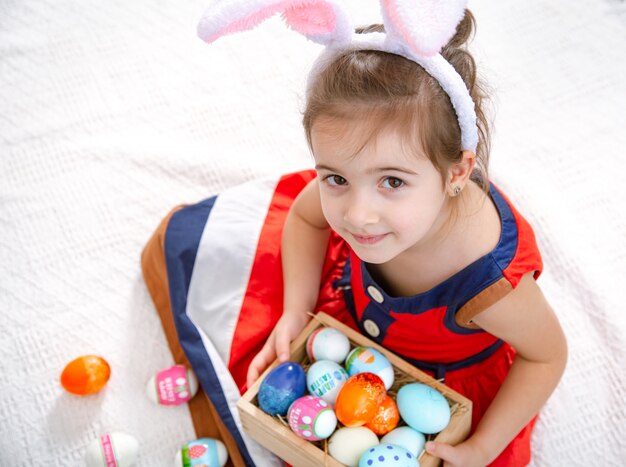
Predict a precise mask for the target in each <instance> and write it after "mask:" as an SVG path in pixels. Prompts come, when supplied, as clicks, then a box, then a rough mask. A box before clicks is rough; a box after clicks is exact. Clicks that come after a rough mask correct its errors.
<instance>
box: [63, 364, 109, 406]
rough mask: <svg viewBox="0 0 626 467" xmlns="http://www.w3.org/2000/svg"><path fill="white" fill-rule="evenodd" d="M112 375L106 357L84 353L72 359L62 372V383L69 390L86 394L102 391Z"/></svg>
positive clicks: (81, 394)
mask: <svg viewBox="0 0 626 467" xmlns="http://www.w3.org/2000/svg"><path fill="white" fill-rule="evenodd" d="M110 376H111V368H110V367H109V364H108V363H107V362H106V360H105V359H103V358H101V357H98V356H97V355H83V356H82V357H78V358H76V359H74V360H72V361H71V362H70V363H68V364H67V366H66V367H65V368H64V369H63V372H62V373H61V385H62V386H63V387H64V388H65V390H66V391H67V392H71V393H72V394H76V395H79V396H84V395H87V394H93V393H96V392H98V391H100V390H101V389H102V388H103V387H104V385H105V384H106V383H107V381H108V380H109V377H110Z"/></svg>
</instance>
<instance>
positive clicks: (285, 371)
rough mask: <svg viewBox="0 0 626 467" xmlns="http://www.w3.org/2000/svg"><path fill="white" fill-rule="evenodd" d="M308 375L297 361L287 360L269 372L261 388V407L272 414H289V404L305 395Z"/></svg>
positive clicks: (259, 397)
mask: <svg viewBox="0 0 626 467" xmlns="http://www.w3.org/2000/svg"><path fill="white" fill-rule="evenodd" d="M305 388H306V376H305V375H304V369H303V368H302V367H301V366H300V365H299V364H297V363H294V362H285V363H281V364H280V365H278V366H277V367H276V368H274V369H273V370H272V371H270V372H269V373H268V375H267V376H266V377H265V379H264V380H263V382H262V383H261V387H260V388H259V394H258V396H257V397H258V400H259V407H261V410H263V411H264V412H265V413H268V414H270V415H287V411H288V410H289V406H290V405H291V404H292V403H293V401H295V400H296V399H297V398H299V397H301V396H302V395H304V390H305Z"/></svg>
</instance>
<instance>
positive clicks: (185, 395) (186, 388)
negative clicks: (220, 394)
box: [146, 365, 198, 405]
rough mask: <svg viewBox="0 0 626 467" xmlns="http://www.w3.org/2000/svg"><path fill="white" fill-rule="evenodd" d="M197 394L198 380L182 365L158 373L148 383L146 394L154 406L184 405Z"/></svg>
mask: <svg viewBox="0 0 626 467" xmlns="http://www.w3.org/2000/svg"><path fill="white" fill-rule="evenodd" d="M197 392H198V379H197V378H196V375H195V374H194V372H193V371H192V370H191V369H189V368H187V367H186V366H184V365H174V366H171V367H169V368H165V369H163V370H161V371H159V372H158V373H157V374H156V375H154V376H153V377H152V378H150V380H149V381H148V384H147V386H146V394H147V396H148V399H150V400H151V401H152V402H154V403H155V404H160V405H180V404H184V403H186V402H187V401H189V399H191V398H192V397H193V396H195V395H196V393H197Z"/></svg>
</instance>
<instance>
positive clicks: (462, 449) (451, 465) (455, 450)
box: [426, 441, 489, 467]
mask: <svg viewBox="0 0 626 467" xmlns="http://www.w3.org/2000/svg"><path fill="white" fill-rule="evenodd" d="M426 452H428V454H431V455H433V456H435V457H438V458H440V459H441V460H442V461H443V467H484V466H486V465H487V464H489V460H488V459H487V458H486V456H485V454H484V453H483V452H481V451H480V450H479V449H478V448H477V447H476V446H475V445H473V444H470V443H468V442H467V441H466V442H464V443H461V444H457V445H456V446H451V445H449V444H446V443H435V442H433V441H429V442H428V443H426Z"/></svg>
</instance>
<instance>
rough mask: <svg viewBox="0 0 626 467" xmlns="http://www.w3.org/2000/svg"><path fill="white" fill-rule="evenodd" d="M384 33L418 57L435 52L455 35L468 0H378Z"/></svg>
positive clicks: (434, 53) (428, 55) (431, 54)
mask: <svg viewBox="0 0 626 467" xmlns="http://www.w3.org/2000/svg"><path fill="white" fill-rule="evenodd" d="M380 3H381V6H382V9H383V16H384V17H385V27H386V28H387V33H391V34H392V35H395V36H397V37H398V38H399V39H400V40H402V42H404V44H406V45H408V46H409V48H410V49H411V50H412V51H413V52H414V53H416V54H417V55H419V56H422V57H430V56H433V55H436V54H437V53H438V52H439V51H440V50H441V49H442V48H443V46H444V45H446V44H447V43H448V41H449V40H450V39H451V38H452V36H454V33H455V31H456V27H457V25H458V24H459V22H460V21H461V20H462V19H463V16H464V15H465V5H466V4H467V0H411V1H407V0H404V1H403V0H381V2H380Z"/></svg>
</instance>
